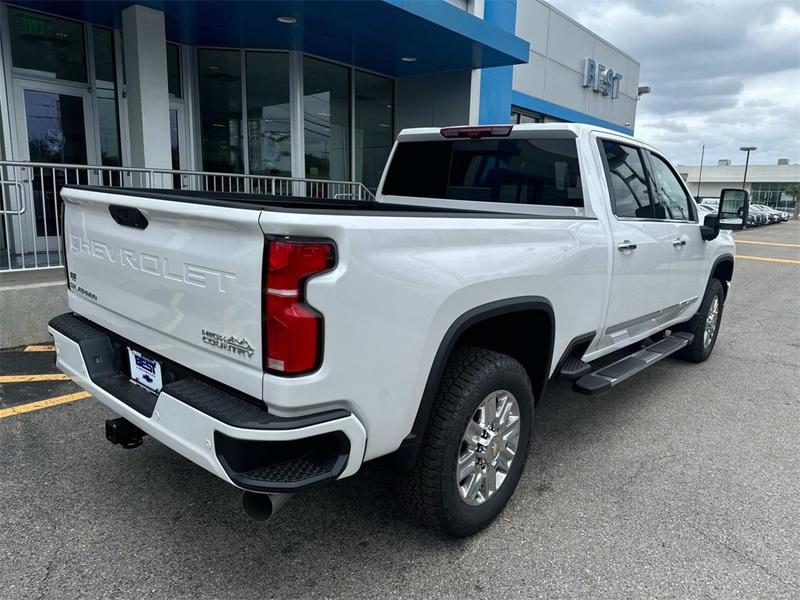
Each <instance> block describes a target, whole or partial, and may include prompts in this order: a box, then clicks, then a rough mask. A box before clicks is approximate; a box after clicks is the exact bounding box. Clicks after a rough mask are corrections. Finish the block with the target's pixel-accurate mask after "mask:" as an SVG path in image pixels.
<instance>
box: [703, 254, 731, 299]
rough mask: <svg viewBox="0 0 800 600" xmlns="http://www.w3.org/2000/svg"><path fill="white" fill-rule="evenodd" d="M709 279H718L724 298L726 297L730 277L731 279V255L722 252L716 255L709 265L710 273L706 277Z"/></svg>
mask: <svg viewBox="0 0 800 600" xmlns="http://www.w3.org/2000/svg"><path fill="white" fill-rule="evenodd" d="M708 279H709V281H710V280H712V279H718V280H719V282H720V283H721V284H722V290H723V293H724V297H725V299H727V297H728V288H729V287H730V282H731V279H733V255H731V254H723V255H722V256H719V257H717V259H716V260H715V261H714V264H713V265H712V267H711V274H710V275H709V277H708Z"/></svg>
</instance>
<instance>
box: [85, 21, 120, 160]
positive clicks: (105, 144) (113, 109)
mask: <svg viewBox="0 0 800 600" xmlns="http://www.w3.org/2000/svg"><path fill="white" fill-rule="evenodd" d="M92 41H93V45H94V72H95V84H96V85H95V96H96V98H97V123H98V128H99V133H100V164H102V165H105V166H121V165H122V154H121V152H120V145H119V116H118V112H117V89H116V88H117V85H116V82H117V73H116V69H115V60H114V33H113V32H112V31H111V30H110V29H103V28H102V27H92Z"/></svg>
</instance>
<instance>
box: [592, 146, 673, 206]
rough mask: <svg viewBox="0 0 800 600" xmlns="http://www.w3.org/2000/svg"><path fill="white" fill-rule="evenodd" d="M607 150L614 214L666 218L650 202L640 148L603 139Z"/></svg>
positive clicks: (604, 148) (604, 147)
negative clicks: (657, 212)
mask: <svg viewBox="0 0 800 600" xmlns="http://www.w3.org/2000/svg"><path fill="white" fill-rule="evenodd" d="M603 150H604V151H605V153H606V160H607V161H608V169H609V182H610V183H611V191H612V198H613V201H614V214H615V215H617V216H618V217H625V218H631V219H636V218H638V219H650V218H653V217H656V218H662V219H663V218H664V216H663V214H662V215H661V216H657V214H655V213H654V209H653V206H652V205H651V204H650V188H649V187H648V185H647V177H646V175H645V172H644V164H643V163H642V157H641V156H640V154H639V151H638V150H637V149H636V148H632V147H630V146H625V145H623V144H618V143H617V142H612V141H609V140H605V141H603Z"/></svg>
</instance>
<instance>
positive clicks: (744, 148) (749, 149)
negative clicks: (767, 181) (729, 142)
mask: <svg viewBox="0 0 800 600" xmlns="http://www.w3.org/2000/svg"><path fill="white" fill-rule="evenodd" d="M739 150H741V151H742V152H747V158H746V159H745V161H744V177H742V187H744V184H745V182H747V165H749V164H750V152H753V151H755V150H756V147H755V146H742V147H740V148H739Z"/></svg>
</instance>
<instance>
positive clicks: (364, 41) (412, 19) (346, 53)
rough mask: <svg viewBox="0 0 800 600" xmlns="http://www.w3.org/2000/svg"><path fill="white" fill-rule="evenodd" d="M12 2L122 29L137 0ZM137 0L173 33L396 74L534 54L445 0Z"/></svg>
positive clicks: (196, 41)
mask: <svg viewBox="0 0 800 600" xmlns="http://www.w3.org/2000/svg"><path fill="white" fill-rule="evenodd" d="M12 3H13V4H16V5H20V6H26V7H29V8H33V9H38V10H41V11H44V12H49V13H52V14H56V15H61V16H65V17H71V18H74V19H80V20H82V21H87V22H90V23H94V24H96V25H103V26H106V27H114V28H117V29H121V28H122V10H123V9H125V8H126V7H128V6H130V5H132V4H134V2H131V1H130V0H107V1H105V2H97V1H92V0H73V1H71V2H59V1H54V0H44V1H31V0H22V1H13V0H12ZM137 4H140V5H143V6H148V7H150V8H154V9H157V10H160V11H163V12H164V15H165V23H166V34H167V39H168V40H170V41H174V42H181V43H184V44H191V45H197V46H218V47H231V48H253V49H256V48H258V49H279V50H302V51H304V52H308V53H310V54H315V55H318V56H321V57H324V58H329V59H332V60H336V61H340V62H343V63H347V64H351V65H354V66H356V67H361V68H364V69H369V70H371V71H376V72H379V73H384V74H386V75H391V76H394V77H405V76H410V75H418V74H423V73H433V72H437V71H449V70H453V69H466V68H472V69H477V68H486V67H498V66H503V65H513V64H519V63H524V62H527V61H528V51H529V44H528V42H526V41H525V40H523V39H521V38H518V37H517V36H515V35H514V34H513V33H510V32H508V31H504V30H503V29H501V28H500V27H497V26H496V25H493V24H491V23H488V22H486V21H484V20H483V19H479V18H477V17H475V16H473V15H471V14H469V13H467V12H465V11H463V10H461V9H459V8H457V7H455V6H452V5H451V4H448V3H447V2H445V1H444V0H295V1H289V0H272V1H268V2H267V1H259V2H257V1H251V2H247V1H242V0H232V1H227V2H226V1H222V0H207V1H204V2H186V1H178V0H141V1H140V2H138V3H137ZM278 17H292V18H294V19H295V22H294V23H282V22H280V21H278ZM284 20H286V19H284ZM403 57H406V58H414V59H416V60H414V61H403V60H402V58H403Z"/></svg>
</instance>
